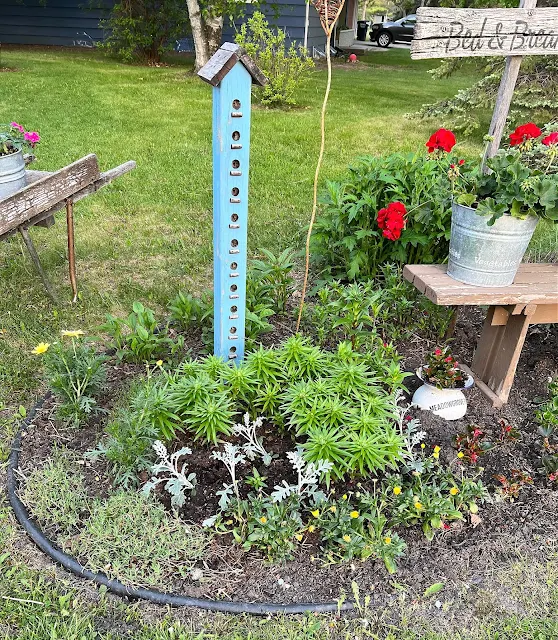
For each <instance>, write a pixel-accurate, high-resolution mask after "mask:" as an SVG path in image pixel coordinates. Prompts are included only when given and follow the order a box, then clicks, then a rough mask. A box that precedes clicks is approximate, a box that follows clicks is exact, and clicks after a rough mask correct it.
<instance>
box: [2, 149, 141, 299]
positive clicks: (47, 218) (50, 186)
mask: <svg viewBox="0 0 558 640" xmlns="http://www.w3.org/2000/svg"><path fill="white" fill-rule="evenodd" d="M29 161H30V160H29ZM29 161H26V163H27V164H28V162H29ZM135 166H136V163H135V162H134V161H133V160H129V161H128V162H125V163H124V164H121V165H120V166H118V167H115V168H114V169H110V170H109V171H105V172H104V173H101V172H100V170H99V163H98V162H97V156H96V155H95V154H93V153H91V154H89V155H88V156H85V157H84V158H81V160H77V161H76V162H73V163H72V164H70V165H68V166H67V167H64V168H63V169H60V170H59V171H55V172H50V171H29V170H27V171H26V172H25V180H26V186H25V187H23V188H22V189H20V190H19V191H17V192H16V193H13V194H11V195H9V196H7V197H6V198H3V199H0V240H5V239H6V238H9V237H10V236H11V235H13V234H14V233H17V232H19V233H20V234H21V237H22V238H23V241H24V242H25V246H26V247H27V250H28V251H29V255H30V256H31V260H32V261H33V263H34V264H35V267H36V269H37V271H38V273H39V275H40V277H41V279H42V281H43V284H44V286H45V289H46V291H47V293H48V295H49V297H50V298H51V300H52V301H53V302H54V303H56V302H57V300H56V296H55V294H54V289H53V288H52V285H51V284H50V281H49V279H48V277H47V274H46V272H45V270H44V269H43V267H42V265H41V261H40V260H39V254H38V253H37V250H36V249H35V245H34V244H33V240H32V239H31V236H30V235H29V231H28V230H29V228H30V227H33V226H35V225H38V226H43V227H51V226H52V225H53V224H54V215H55V214H56V213H57V212H58V211H61V210H62V209H65V210H66V223H67V228H68V264H69V273H70V284H71V286H72V293H73V302H75V301H76V300H77V276H76V261H75V248H74V203H75V202H77V201H78V200H82V199H83V198H85V197H86V196H88V195H89V194H91V193H95V192H97V191H98V190H99V189H101V188H102V187H104V186H105V185H107V184H109V183H110V182H112V181H113V180H115V179H116V178H118V177H120V176H122V175H124V174H125V173H128V171H131V170H132V169H134V168H135Z"/></svg>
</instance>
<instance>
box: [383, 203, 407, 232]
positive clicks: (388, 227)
mask: <svg viewBox="0 0 558 640" xmlns="http://www.w3.org/2000/svg"><path fill="white" fill-rule="evenodd" d="M406 214H407V209H406V208H405V205H404V204H403V203H402V202H390V203H389V204H388V206H387V207H386V208H385V209H380V210H379V211H378V227H379V228H380V229H382V235H383V236H384V238H387V239H388V240H398V239H399V238H400V237H401V231H403V229H404V228H405V216H406Z"/></svg>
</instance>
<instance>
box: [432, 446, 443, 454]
mask: <svg viewBox="0 0 558 640" xmlns="http://www.w3.org/2000/svg"><path fill="white" fill-rule="evenodd" d="M441 450H442V447H439V446H438V445H436V446H435V447H434V453H440V451H441Z"/></svg>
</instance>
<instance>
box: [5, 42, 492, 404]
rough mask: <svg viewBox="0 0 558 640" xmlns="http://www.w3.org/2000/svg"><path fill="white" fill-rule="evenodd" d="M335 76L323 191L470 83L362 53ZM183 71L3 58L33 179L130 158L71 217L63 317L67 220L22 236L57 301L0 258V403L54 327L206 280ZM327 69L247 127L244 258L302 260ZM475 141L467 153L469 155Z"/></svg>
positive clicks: (396, 145)
mask: <svg viewBox="0 0 558 640" xmlns="http://www.w3.org/2000/svg"><path fill="white" fill-rule="evenodd" d="M363 59H364V62H363V63H362V64H359V65H358V66H357V67H354V66H353V65H351V66H349V65H346V64H343V65H338V66H336V67H335V70H334V80H333V91H332V94H331V102H330V107H329V109H330V110H329V117H328V123H327V126H328V135H329V143H328V147H327V153H326V156H325V161H324V172H323V180H325V179H326V178H332V177H335V176H336V175H339V174H340V173H341V172H343V170H344V169H345V167H346V166H347V164H348V163H349V162H351V160H352V159H353V158H355V156H357V155H359V154H364V153H373V154H379V153H385V152H389V151H395V150H416V149H421V148H423V146H424V142H425V140H426V139H427V137H428V136H429V134H430V133H431V131H432V130H433V129H434V128H435V127H436V126H437V123H424V122H420V121H415V120H408V119H405V118H404V117H403V115H404V114H405V113H407V112H413V111H415V110H416V109H418V108H419V107H420V105H421V104H422V103H423V102H425V101H432V100H435V99H437V98H440V97H444V96H450V95H452V94H453V93H455V91H456V90H458V89H459V88H460V87H463V86H465V85H466V84H468V83H470V82H471V81H472V79H473V78H472V77H471V76H465V75H463V74H461V75H457V76H455V77H454V78H452V79H451V80H449V81H446V82H435V81H433V80H431V79H430V76H429V75H428V74H427V70H428V69H429V68H430V67H431V66H432V64H436V63H431V62H429V61H428V62H411V60H410V57H409V52H408V51H405V50H392V51H389V52H376V53H373V54H369V55H368V56H366V57H365V58H363ZM190 65H191V62H190V61H189V60H186V61H182V62H180V63H176V62H175V63H174V64H173V65H172V66H169V67H163V68H145V67H131V66H125V65H122V64H119V63H117V62H113V61H108V60H107V59H105V58H103V57H102V56H100V55H97V54H96V53H93V52H89V51H59V50H46V49H45V50H42V49H21V50H18V49H16V50H8V51H5V50H3V51H2V60H1V64H0V68H1V67H5V66H8V67H13V68H15V69H17V72H15V73H0V114H2V115H1V117H0V121H10V120H13V119H15V120H17V121H20V122H22V123H24V124H25V125H26V126H27V127H28V128H36V129H38V130H39V131H40V133H41V135H42V138H43V142H42V143H41V145H40V147H39V149H38V152H37V155H38V161H37V162H36V164H35V168H36V169H45V170H54V169H57V168H59V167H61V166H63V165H65V164H68V163H70V162H71V161H73V160H76V159H77V158H80V157H81V156H83V155H85V154H87V153H91V152H95V153H96V154H97V155H98V157H99V161H100V164H101V169H108V168H110V167H113V166H115V165H117V164H120V163H122V162H124V161H126V160H128V159H134V160H136V162H137V164H138V167H137V169H136V170H135V171H134V172H133V173H132V174H129V175H128V176H126V177H124V178H121V179H120V180H119V181H117V182H115V183H113V185H112V186H111V187H109V188H108V189H106V190H104V191H102V192H100V193H99V194H98V195H96V196H93V197H89V198H88V199H87V200H85V201H83V202H81V203H79V204H78V205H77V206H76V217H77V223H76V236H77V237H76V249H77V255H78V276H79V286H80V291H81V295H80V302H79V304H78V305H76V306H71V305H70V304H69V303H68V302H67V301H68V300H69V291H68V283H67V266H66V259H65V223H64V216H63V215H59V217H58V220H59V222H58V223H57V224H56V226H55V227H54V228H52V229H50V230H44V229H39V228H36V229H33V230H32V232H31V233H32V235H33V238H34V240H35V242H36V244H37V247H38V249H39V253H40V256H41V260H42V261H43V264H44V266H45V268H46V269H47V271H48V273H49V275H50V277H51V279H52V281H53V282H54V283H55V286H56V289H57V290H58V294H59V297H60V298H61V299H62V300H63V301H65V303H64V305H63V306H62V307H61V308H59V309H54V308H53V307H52V306H51V305H50V304H49V303H48V302H47V301H46V299H45V296H44V292H43V289H42V286H41V283H40V281H39V280H38V278H37V276H36V275H35V272H34V270H33V267H32V264H31V263H30V261H29V259H28V257H27V255H26V253H25V252H24V251H23V248H22V242H21V240H20V239H19V238H14V239H13V240H12V241H10V242H4V243H2V244H1V245H0V318H1V326H0V329H4V333H3V335H0V388H1V391H0V400H1V399H4V400H5V401H7V400H10V399H13V397H14V396H17V398H16V399H18V400H21V399H22V398H24V396H23V395H22V394H23V393H24V392H26V391H28V390H30V389H33V388H35V387H36V384H37V377H36V368H35V363H34V361H33V359H32V358H30V357H29V356H28V352H29V349H30V348H32V346H34V345H35V344H36V342H37V341H39V340H48V339H50V338H51V337H52V336H54V335H56V333H57V332H58V330H59V329H62V328H74V327H80V328H83V329H85V330H91V329H92V327H94V326H95V325H96V324H98V323H99V321H100V320H102V318H103V316H104V313H105V312H106V311H112V312H114V313H123V312H124V311H125V310H127V309H129V308H130V306H131V303H132V302H133V301H134V300H135V299H141V300H143V301H145V302H147V303H148V304H150V305H155V306H157V305H165V304H166V303H167V301H168V300H169V298H170V297H171V296H172V295H174V294H175V293H176V291H177V290H178V289H179V288H180V287H182V288H186V289H191V290H194V291H197V290H200V289H202V288H204V287H205V286H206V285H207V284H208V283H209V281H210V269H211V257H212V248H211V89H210V87H209V86H208V85H206V84H205V83H203V82H202V81H201V80H199V79H198V78H197V77H196V76H194V75H193V73H192V71H191V66H190ZM324 81H325V71H324V69H323V68H320V69H319V70H317V71H315V72H314V73H313V74H312V78H311V80H310V81H309V83H308V84H307V85H306V87H305V88H304V91H303V92H302V96H301V105H300V108H297V109H292V110H269V109H263V108H256V109H255V110H254V114H253V123H252V158H251V165H252V166H251V192H250V229H249V236H250V248H251V250H252V251H255V250H256V249H258V248H259V247H270V248H279V247H285V246H295V247H300V246H301V245H302V237H303V234H304V226H305V224H306V223H307V220H308V218H309V213H310V209H311V196H312V181H313V176H314V170H315V165H314V162H315V159H316V156H317V153H318V147H319V111H320V105H321V100H322V93H323V89H324ZM478 145H479V139H477V140H473V141H466V142H464V143H463V145H462V149H463V152H464V153H469V154H470V153H474V152H476V151H478V149H479V148H480V147H479V146H478Z"/></svg>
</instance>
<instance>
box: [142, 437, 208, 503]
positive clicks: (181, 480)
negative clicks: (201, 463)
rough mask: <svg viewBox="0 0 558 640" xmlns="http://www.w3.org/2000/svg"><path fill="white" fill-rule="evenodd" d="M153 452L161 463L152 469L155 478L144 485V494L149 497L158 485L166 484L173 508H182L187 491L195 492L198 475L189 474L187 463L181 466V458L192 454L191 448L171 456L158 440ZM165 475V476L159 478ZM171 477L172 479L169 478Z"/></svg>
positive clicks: (154, 444)
mask: <svg viewBox="0 0 558 640" xmlns="http://www.w3.org/2000/svg"><path fill="white" fill-rule="evenodd" d="M153 450H154V451H155V453H156V454H157V457H158V458H159V462H158V463H157V464H155V465H153V466H152V467H151V473H153V476H152V478H151V480H149V482H146V483H145V484H144V485H143V489H142V491H143V493H144V494H145V495H149V494H150V493H151V491H153V489H155V487H157V485H159V484H160V483H162V482H164V483H165V485H164V488H165V491H166V492H167V493H168V494H169V495H170V496H171V506H173V507H177V508H180V507H182V506H184V503H185V502H186V491H192V492H193V491H194V489H195V488H196V474H195V473H188V475H186V474H187V463H186V462H184V463H183V464H182V465H180V462H179V461H180V458H183V457H184V456H187V455H189V454H191V453H192V450H191V449H190V448H189V447H182V449H179V450H178V451H175V452H174V453H172V454H170V455H169V452H168V451H167V448H166V447H165V445H164V444H163V443H162V442H160V441H159V440H156V441H155V442H154V443H153ZM161 473H164V474H165V476H164V477H162V478H158V477H157V476H158V475H159V474H161ZM169 476H170V477H169Z"/></svg>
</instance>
